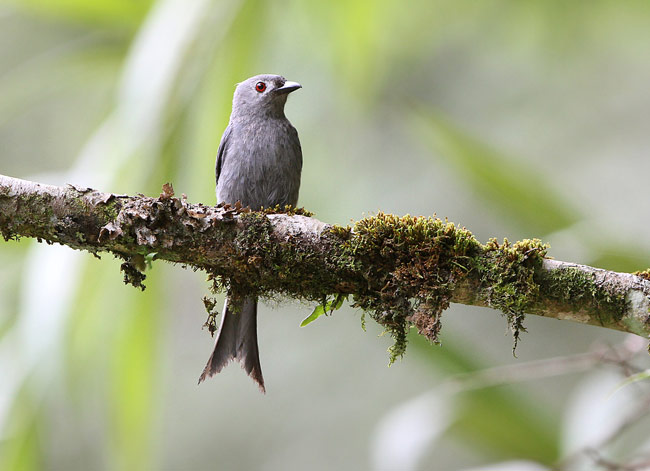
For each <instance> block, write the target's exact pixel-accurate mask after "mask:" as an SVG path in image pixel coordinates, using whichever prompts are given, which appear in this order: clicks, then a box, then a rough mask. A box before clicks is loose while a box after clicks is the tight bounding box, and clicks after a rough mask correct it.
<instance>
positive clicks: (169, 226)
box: [0, 175, 650, 358]
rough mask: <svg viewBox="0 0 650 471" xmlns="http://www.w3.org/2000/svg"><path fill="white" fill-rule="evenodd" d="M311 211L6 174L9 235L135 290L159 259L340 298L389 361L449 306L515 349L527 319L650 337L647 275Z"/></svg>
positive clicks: (275, 289)
mask: <svg viewBox="0 0 650 471" xmlns="http://www.w3.org/2000/svg"><path fill="white" fill-rule="evenodd" d="M305 214H306V213H305V212H304V211H302V210H295V209H290V208H289V209H288V211H284V212H273V211H264V212H252V211H250V210H248V209H247V208H241V207H231V206H223V205H221V206H204V205H202V204H190V203H188V202H187V201H186V200H185V198H181V199H178V198H176V197H174V195H173V190H172V189H171V186H169V185H165V186H164V187H163V192H162V194H161V195H160V196H159V197H157V198H150V197H145V196H126V195H115V194H111V193H102V192H99V191H96V190H93V189H90V188H82V187H78V186H72V185H68V186H66V187H56V186H50V185H43V184H39V183H34V182H28V181H24V180H19V179H15V178H10V177H5V176H1V175H0V231H1V232H2V235H3V236H4V238H5V239H12V238H18V237H35V238H37V239H38V240H39V241H46V242H48V243H54V242H57V243H60V244H63V245H67V246H69V247H72V248H74V249H79V250H86V251H88V252H91V253H93V254H97V253H99V252H111V253H113V254H114V255H116V256H118V257H120V258H122V259H124V260H125V263H124V264H123V266H122V269H123V271H124V272H125V280H126V281H129V282H131V283H133V284H135V285H136V286H142V281H143V279H144V275H143V274H142V272H143V271H144V267H145V264H146V262H150V261H151V260H152V259H154V258H155V259H162V260H167V261H170V262H175V263H180V264H183V265H185V266H188V267H192V268H195V269H201V270H205V271H206V272H207V273H208V274H209V276H210V278H211V279H212V280H213V282H214V288H215V289H227V290H230V291H231V292H233V293H235V294H236V293H244V294H247V295H250V294H253V295H258V296H262V297H264V296H276V295H282V296H289V297H293V298H299V299H303V300H308V301H313V302H317V303H322V304H325V303H326V302H327V300H328V299H331V298H332V296H337V299H340V297H341V296H348V297H350V298H351V300H352V301H353V304H354V305H355V306H358V307H361V308H362V309H364V310H365V311H367V312H368V313H369V314H370V315H371V316H372V317H373V318H374V319H375V320H376V321H377V322H379V323H380V324H382V325H384V326H385V327H386V328H387V329H388V330H389V331H390V332H391V333H392V334H393V336H394V337H395V339H396V344H395V345H394V347H393V350H392V358H394V357H396V356H398V355H401V354H402V353H403V351H404V348H405V338H406V333H407V331H408V329H409V327H410V326H411V325H414V326H416V327H417V329H418V331H419V332H420V333H421V334H422V335H425V336H426V337H427V338H428V339H430V340H431V341H434V342H436V341H437V339H438V333H439V331H440V318H441V314H442V311H443V310H444V309H445V308H447V307H448V305H449V303H451V302H456V303H462V304H470V305H477V306H488V307H492V308H495V309H498V310H500V311H502V312H503V313H504V314H505V315H506V316H507V319H508V322H509V325H510V326H511V328H512V330H513V333H514V335H515V340H516V339H517V338H518V336H519V332H520V331H522V330H523V318H524V314H526V313H528V314H535V315H540V316H544V317H553V318H557V319H567V320H572V321H576V322H581V323H585V324H592V325H599V326H602V327H606V328H610V329H617V330H621V331H626V332H632V333H635V334H637V335H640V336H643V337H645V338H648V335H649V334H650V320H649V317H650V281H649V280H648V278H649V277H648V276H646V274H639V275H634V274H626V273H615V272H611V271H606V270H601V269H597V268H592V267H588V266H584V265H577V264H573V263H567V262H560V261H556V260H551V259H548V258H546V251H547V246H545V245H544V244H542V243H541V242H540V241H539V240H525V241H522V242H517V243H514V244H510V243H508V242H507V241H504V242H503V243H498V242H497V241H496V240H495V239H493V240H490V241H489V242H488V243H487V244H481V243H480V242H478V241H477V240H476V239H475V238H474V236H473V235H472V234H471V233H470V232H469V231H467V230H466V229H464V228H463V229H461V228H459V227H457V226H455V225H454V224H452V223H449V222H445V221H441V220H439V219H437V218H425V217H411V216H405V217H397V216H393V215H388V214H383V213H379V214H377V215H376V216H372V217H368V218H365V219H362V220H360V221H359V222H357V223H356V224H355V225H354V227H352V228H350V227H346V228H344V227H340V226H333V225H329V224H325V223H323V222H320V221H318V220H316V219H314V218H312V217H309V216H307V215H305Z"/></svg>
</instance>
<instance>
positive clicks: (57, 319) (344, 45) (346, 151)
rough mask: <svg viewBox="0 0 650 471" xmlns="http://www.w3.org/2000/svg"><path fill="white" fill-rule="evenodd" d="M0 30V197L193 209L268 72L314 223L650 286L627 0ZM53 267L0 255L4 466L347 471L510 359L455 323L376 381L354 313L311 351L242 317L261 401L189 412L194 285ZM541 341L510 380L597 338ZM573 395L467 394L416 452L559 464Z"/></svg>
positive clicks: (63, 11) (238, 5) (645, 28)
mask: <svg viewBox="0 0 650 471" xmlns="http://www.w3.org/2000/svg"><path fill="white" fill-rule="evenodd" d="M0 25H1V26H2V28H0V37H2V41H0V143H2V147H1V148H2V153H1V155H0V164H1V165H2V169H1V170H0V172H1V173H6V174H10V175H15V176H19V177H23V178H33V179H35V180H42V181H45V182H48V183H59V184H63V183H66V182H71V183H79V184H83V185H93V186H97V187H99V188H100V189H102V190H106V191H114V192H125V193H136V192H142V193H145V194H150V195H153V194H157V193H158V192H159V191H160V187H161V185H162V184H163V183H165V182H167V181H170V182H172V183H173V184H174V187H175V188H176V190H177V192H178V193H179V194H180V193H186V194H187V195H188V197H189V199H190V200H191V201H202V202H204V203H206V204H212V203H214V201H215V198H214V177H213V166H214V155H215V153H216V149H217V146H218V143H219V139H220V136H221V132H222V131H223V129H224V128H225V126H226V124H227V120H228V115H229V112H230V101H231V98H232V92H233V89H234V84H235V83H237V82H239V81H241V80H243V79H245V78H246V77H249V76H251V75H254V74H257V73H281V74H283V75H285V76H286V77H287V78H289V79H291V80H297V81H299V82H301V83H302V84H303V86H304V89H303V90H301V91H300V93H299V94H296V96H292V97H291V100H290V102H289V104H288V107H287V114H288V116H289V117H290V119H291V120H292V121H293V122H294V124H295V125H296V127H297V128H298V130H299V132H300V135H301V140H302V145H303V151H304V154H305V169H304V174H303V186H302V190H301V204H302V205H304V206H306V207H307V208H308V209H310V210H313V211H315V212H316V216H317V217H320V218H322V219H325V220H327V221H328V222H339V223H340V222H343V223H347V222H349V220H350V219H354V220H356V219H359V218H360V217H361V216H362V214H361V213H362V212H363V211H374V210H378V209H382V210H384V211H386V212H391V211H392V212H396V213H401V214H404V213H411V214H415V213H423V214H427V215H430V214H432V213H434V212H437V213H438V215H439V216H442V217H445V216H448V217H449V218H450V219H451V220H453V221H454V222H457V223H459V224H465V225H467V226H468V227H469V228H470V229H472V231H473V232H474V233H475V234H477V235H479V236H481V237H483V238H484V239H486V238H487V237H488V236H497V237H504V236H508V237H510V238H511V239H516V238H523V237H541V238H543V239H544V240H545V241H549V242H551V245H552V247H553V250H551V255H555V256H557V257H558V258H567V259H568V260H573V261H576V262H583V263H591V264H596V265H598V266H602V267H605V268H612V269H619V270H626V271H632V270H637V269H643V268H646V267H647V266H650V256H649V255H648V254H649V253H650V250H649V246H648V243H647V242H646V241H647V240H650V237H648V236H649V235H650V234H649V231H650V228H648V227H647V216H648V215H647V214H646V213H647V208H646V206H647V205H644V204H643V201H647V198H648V190H647V181H646V179H647V177H646V176H647V174H648V171H650V168H649V164H648V159H647V148H648V141H647V126H648V125H650V121H649V118H648V114H647V111H646V110H647V109H648V106H649V105H650V91H649V90H648V87H647V83H648V81H649V80H650V64H648V61H647V57H646V54H647V47H648V45H650V4H648V3H647V2H645V1H642V0H636V1H631V2H626V3H625V4H621V3H620V2H616V1H614V0H598V1H575V2H564V1H559V0H553V1H547V0H528V1H507V0H490V1H485V2H469V1H451V0H436V1H424V0H414V1H409V2H408V5H405V4H403V3H397V2H389V1H375V2H370V1H367V0H353V1H347V2H329V3H327V2H299V1H289V2H285V3H283V4H277V3H276V4H274V3H271V2H264V1H261V0H230V1H228V0H221V1H216V0H215V1H209V0H193V1H183V0H161V1H158V2H151V1H143V0H138V1H136V0H95V1H91V2H88V1H81V0H12V1H4V2H2V3H0ZM414 104H415V105H414ZM644 211H645V213H644ZM54 249H55V248H50V247H41V246H37V245H36V244H34V243H33V242H31V241H27V240H23V241H20V242H19V243H17V242H9V243H3V244H0V347H1V348H0V368H4V369H3V373H4V374H5V379H4V380H3V382H2V386H0V398H5V399H3V400H2V401H0V469H12V470H14V469H15V470H32V469H43V468H44V467H45V468H48V469H88V466H89V465H88V463H92V464H93V466H92V468H93V469H138V470H141V469H179V468H181V467H182V468H195V469H206V468H211V469H214V468H217V467H219V468H221V469H233V467H235V466H238V467H240V468H244V469H246V468H268V469H278V468H280V467H281V468H282V469H292V468H296V469H303V468H305V467H307V466H309V468H310V469H332V467H336V464H337V461H336V460H337V458H336V457H332V456H331V453H330V452H326V451H323V450H338V451H339V453H338V455H340V457H339V458H338V459H340V460H342V461H341V462H342V463H345V465H346V466H348V469H363V468H365V467H367V462H368V456H367V455H368V451H367V450H368V448H369V446H368V442H369V440H370V439H371V438H370V437H371V436H372V433H373V430H374V427H375V425H376V423H377V422H378V421H379V419H380V418H381V416H382V415H383V414H384V413H385V412H386V411H387V410H388V409H390V408H391V407H393V406H394V405H395V404H399V403H400V402H401V401H405V400H407V399H408V398H410V397H411V396H412V395H414V394H418V393H420V392H421V391H426V390H428V389H429V388H431V387H433V386H435V385H436V384H438V383H439V382H441V381H444V378H446V377H448V376H450V375H453V374H455V373H462V372H469V371H475V370H477V369H479V368H482V367H485V366H488V365H489V364H492V363H493V362H497V361H499V362H507V361H514V360H512V359H509V358H508V354H509V343H508V341H507V340H504V341H503V342H502V345H499V346H497V347H494V344H495V341H494V338H493V337H494V336H493V335H490V334H488V333H486V332H493V331H494V330H495V329H496V330H497V331H500V330H502V329H503V326H504V321H503V320H502V319H500V318H498V316H495V315H493V316H491V318H490V319H487V318H488V317H490V316H482V318H481V319H483V317H484V318H486V319H485V320H478V319H474V318H472V321H471V323H467V325H469V326H471V328H470V329H467V330H470V331H471V332H466V331H465V328H466V325H465V324H464V323H463V321H456V320H455V319H456V318H467V316H470V315H471V314H470V312H474V311H469V310H462V309H461V308H455V307H454V308H452V310H454V314H455V315H453V316H452V315H448V316H446V318H447V319H446V320H445V328H444V329H445V331H444V334H443V335H444V336H445V342H444V346H443V347H441V348H437V349H433V347H431V346H429V345H428V344H426V343H425V342H423V341H422V340H421V339H415V338H414V339H413V340H412V341H411V345H412V348H411V349H410V350H409V351H408V352H407V355H406V358H405V360H404V361H403V362H402V363H401V364H400V365H396V366H395V367H393V368H391V369H390V370H385V368H384V366H385V352H384V350H385V348H386V346H387V345H388V340H386V342H383V343H382V342H381V341H379V340H376V339H374V338H373V336H372V335H363V334H362V333H359V332H355V331H352V329H355V328H356V325H357V324H358V322H357V320H356V319H354V321H350V322H347V321H345V320H340V321H339V319H345V317H344V313H345V312H349V309H341V310H340V311H337V313H336V315H334V316H333V318H332V319H330V318H329V317H328V318H326V319H325V320H323V319H321V321H320V322H319V323H317V324H315V325H314V326H312V328H310V329H297V328H295V327H296V326H297V321H296V319H293V318H288V316H284V315H277V316H275V315H273V314H272V313H263V314H262V316H261V318H262V319H261V323H262V325H261V326H260V338H261V344H262V357H263V359H262V361H263V363H264V364H265V373H266V375H267V382H268V379H269V378H271V387H270V388H269V390H270V391H272V392H270V393H269V395H268V396H267V397H264V398H259V397H258V396H256V395H252V394H257V392H256V391H253V392H252V393H251V395H250V396H249V395H248V389H246V387H247V386H249V385H248V383H247V382H246V378H243V377H242V376H244V375H242V374H241V372H240V371H237V368H236V366H233V367H231V368H229V369H228V371H226V372H225V373H223V374H221V375H220V377H219V378H217V379H216V380H215V381H213V382H212V383H211V384H210V385H204V386H203V387H202V388H199V389H196V388H194V382H195V381H196V379H198V374H199V372H200V370H201V367H202V362H203V361H205V358H203V357H204V356H205V357H206V358H207V355H208V353H209V352H208V350H209V344H210V340H209V337H208V336H207V334H206V333H205V332H203V333H202V332H200V325H201V324H202V322H203V318H202V316H203V315H204V314H203V312H202V306H201V296H202V294H205V293H204V292H205V291H206V290H207V284H206V283H204V282H203V280H202V277H201V276H193V275H192V274H187V273H184V272H181V273H180V274H179V273H178V272H180V269H179V268H178V267H168V266H165V265H163V264H160V263H154V264H153V268H152V270H150V271H148V273H147V276H148V278H147V282H146V284H147V290H146V291H145V292H144V293H140V292H139V291H136V290H133V289H131V288H129V287H125V286H123V285H122V283H121V280H120V274H119V263H117V262H116V261H114V260H109V259H108V257H104V258H103V259H102V260H100V261H97V260H93V259H92V258H91V257H90V256H88V255H86V256H83V255H82V256H79V254H72V252H71V251H70V253H68V252H65V251H58V250H57V251H56V254H57V255H56V256H55V255H52V256H51V258H48V257H50V256H49V255H48V254H50V253H52V254H54ZM68 269H69V270H68ZM71 273H72V274H75V276H74V277H71V278H70V279H68V276H69V275H70V274H71ZM45 285H47V288H48V290H45V289H43V290H41V288H45V287H46V286H45ZM44 293H45V294H44ZM47 293H49V294H47ZM48 296H49V297H48ZM312 308H313V306H312ZM308 309H310V308H305V307H301V308H300V312H299V313H297V314H296V316H297V317H296V318H297V319H298V318H303V317H305V313H307V312H309V311H308ZM286 310H287V312H292V311H291V309H290V308H289V309H286ZM283 314H284V313H283ZM280 318H282V319H280ZM264 319H273V322H272V323H271V321H269V322H268V323H265V321H264ZM283 319H287V320H286V321H285V320H283ZM335 321H336V322H340V323H338V324H336V323H334V322H335ZM282 322H286V324H282ZM529 322H533V323H535V321H534V320H532V321H529ZM535 326H536V329H535V334H534V335H533V334H529V335H527V336H526V337H525V338H524V339H523V346H522V347H523V349H524V352H523V353H522V354H521V356H522V357H523V358H526V355H528V358H531V357H533V358H534V357H535V356H536V355H537V356H540V355H541V356H543V355H550V354H555V353H556V352H557V351H558V350H562V349H564V351H565V352H567V351H568V352H571V351H580V349H584V348H587V345H589V343H590V342H592V341H593V339H594V338H603V337H604V338H606V339H618V337H615V336H616V335H617V334H610V333H603V332H600V331H598V330H597V329H596V330H588V331H587V330H583V331H581V332H580V335H579V336H578V338H576V334H575V331H571V330H570V329H568V331H567V333H566V334H564V333H562V332H560V329H563V326H558V325H557V324H553V325H552V326H551V325H550V324H548V323H546V324H542V323H541V322H540V323H535ZM369 327H370V326H369ZM329 329H332V331H331V332H330V330H329ZM369 330H371V328H369ZM371 332H375V333H378V332H377V331H376V330H375V331H372V330H371ZM357 335H359V337H357ZM471 335H474V336H475V337H473V338H472V337H470V336H471ZM550 337H552V340H550ZM470 338H471V340H469V339H470ZM457 339H462V341H461V340H457ZM535 339H539V340H537V342H538V343H535V342H536V340H535ZM496 343H498V342H496ZM527 344H528V345H531V344H532V346H531V349H530V351H526V350H525V349H526V345H527ZM495 350H496V352H495ZM307 352H308V354H307ZM416 358H417V359H420V360H421V361H419V362H417V361H415V360H414V359H416ZM267 365H268V368H267ZM354 365H357V366H354ZM231 370H234V371H231ZM238 380H241V383H237V382H236V381H238ZM570 387H571V385H568V386H565V389H562V388H561V387H560V386H558V390H557V391H556V392H555V396H556V397H555V399H554V400H555V402H554V403H553V402H552V398H551V399H549V398H547V397H546V396H547V395H550V396H552V395H553V394H545V395H544V396H545V397H544V401H540V397H538V396H535V395H534V394H532V393H530V392H529V391H528V392H522V390H521V389H516V390H513V389H512V388H504V387H501V388H491V389H488V390H481V391H473V392H469V393H463V394H462V395H459V398H457V399H458V401H457V402H458V404H459V408H458V413H457V416H456V417H455V421H454V424H453V425H452V428H451V430H450V432H449V436H450V437H452V439H453V440H454V441H455V442H456V443H457V444H458V445H457V446H458V447H460V448H461V449H463V450H465V452H463V453H460V454H458V455H454V456H445V455H444V450H442V449H437V448H435V446H434V447H433V448H432V453H433V452H435V453H439V456H438V459H439V460H442V463H443V464H444V466H446V468H447V469H458V468H461V467H463V466H470V465H474V464H478V463H483V462H488V461H490V460H493V459H510V458H528V459H532V460H536V461H539V462H542V463H547V464H549V463H553V462H555V460H557V459H558V457H559V456H560V454H561V443H560V441H561V430H560V429H561V426H560V424H559V422H560V421H561V418H560V415H559V412H558V410H559V409H561V404H562V403H563V400H564V399H565V397H566V395H567V394H568V393H569V391H570ZM251 389H254V388H251ZM545 401H551V402H545ZM549 404H551V405H549ZM406 432H408V431H406ZM303 440H305V441H303ZM250 443H254V444H255V446H254V448H255V449H251V446H250ZM445 460H446V461H445ZM341 462H339V465H340V464H341ZM44 463H46V465H44ZM438 463H441V461H438ZM423 467H424V465H423ZM439 469H440V468H439Z"/></svg>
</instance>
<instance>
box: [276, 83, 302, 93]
mask: <svg viewBox="0 0 650 471" xmlns="http://www.w3.org/2000/svg"><path fill="white" fill-rule="evenodd" d="M299 88H302V85H300V84H299V83H298V82H284V85H282V86H281V87H280V88H276V89H275V90H274V91H275V93H279V94H280V95H284V94H286V93H291V92H293V91H296V90H298V89H299Z"/></svg>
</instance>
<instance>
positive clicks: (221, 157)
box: [214, 124, 232, 185]
mask: <svg viewBox="0 0 650 471" xmlns="http://www.w3.org/2000/svg"><path fill="white" fill-rule="evenodd" d="M231 134H232V129H231V127H230V124H229V125H228V127H227V128H226V130H225V131H224V132H223V136H221V142H220V143H219V150H217V163H216V164H215V169H214V172H215V183H216V184H217V185H219V174H220V173H221V168H222V167H223V163H224V161H225V159H226V152H227V150H228V144H229V141H230V135H231Z"/></svg>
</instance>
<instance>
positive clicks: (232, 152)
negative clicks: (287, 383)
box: [199, 75, 302, 392]
mask: <svg viewBox="0 0 650 471" xmlns="http://www.w3.org/2000/svg"><path fill="white" fill-rule="evenodd" d="M299 88H302V86H301V85H300V84H299V83H296V82H289V81H287V80H285V78H284V77H281V76H279V75H256V76H255V77H251V78H249V79H248V80H245V81H244V82H242V83H240V84H238V85H237V88H236V89H235V95H234V97H233V100H232V113H231V114H230V123H229V124H228V127H227V128H226V130H225V131H224V133H223V136H222V137H221V144H219V150H218V151H217V164H216V180H217V200H218V201H219V202H222V203H229V204H231V205H232V204H235V203H236V202H237V201H240V202H241V204H242V206H249V207H250V208H251V209H254V210H257V209H260V208H261V207H265V208H270V207H273V206H276V205H280V206H281V207H284V206H285V205H288V204H290V205H292V206H295V205H296V204H297V203H298V190H299V188H300V172H301V171H302V150H301V149H300V141H299V139H298V133H297V132H296V129H295V128H294V127H293V126H292V125H291V123H290V122H289V120H288V119H287V117H286V116H285V115H284V105H285V103H286V102H287V96H288V94H289V93H291V92H293V91H295V90H298V89H299ZM231 360H239V362H240V363H241V365H242V368H244V369H245V370H246V372H247V373H248V375H249V376H250V377H251V378H253V380H255V381H256V382H257V384H258V385H259V387H260V389H261V390H262V392H264V391H265V389H264V378H263V377H262V368H261V366H260V358H259V351H258V348H257V299H256V298H254V297H250V298H246V299H244V300H243V301H239V302H238V304H237V305H230V304H229V300H228V299H226V303H225V305H224V308H223V314H222V316H221V326H220V327H219V333H218V334H217V339H216V342H215V344H214V351H213V352H212V356H210V359H209V360H208V364H207V365H206V366H205V369H204V370H203V374H201V377H200V378H199V383H200V382H201V381H203V380H204V379H206V378H208V377H210V376H212V375H214V374H216V373H218V372H219V371H221V369H222V368H223V367H224V366H226V365H227V364H228V363H229V362H230V361H231Z"/></svg>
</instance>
